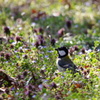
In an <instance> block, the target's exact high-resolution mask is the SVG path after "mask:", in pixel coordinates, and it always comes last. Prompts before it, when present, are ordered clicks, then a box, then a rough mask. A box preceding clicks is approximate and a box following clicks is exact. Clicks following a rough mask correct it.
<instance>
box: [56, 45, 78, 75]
mask: <svg viewBox="0 0 100 100" xmlns="http://www.w3.org/2000/svg"><path fill="white" fill-rule="evenodd" d="M55 50H56V51H57V53H58V58H57V60H56V64H57V67H58V70H59V71H66V69H68V70H71V71H72V72H73V73H75V72H76V69H77V67H76V65H75V64H74V63H73V62H72V61H71V59H70V58H69V56H68V49H67V48H66V47H64V46H63V47H60V48H57V49H55Z"/></svg>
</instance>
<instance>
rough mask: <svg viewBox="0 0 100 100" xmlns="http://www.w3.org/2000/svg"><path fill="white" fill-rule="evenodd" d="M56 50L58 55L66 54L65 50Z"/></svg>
mask: <svg viewBox="0 0 100 100" xmlns="http://www.w3.org/2000/svg"><path fill="white" fill-rule="evenodd" d="M58 52H59V54H60V56H64V55H66V52H65V51H63V50H59V51H58Z"/></svg>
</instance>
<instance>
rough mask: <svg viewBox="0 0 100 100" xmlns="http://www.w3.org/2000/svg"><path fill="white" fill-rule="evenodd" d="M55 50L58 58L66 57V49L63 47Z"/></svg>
mask: <svg viewBox="0 0 100 100" xmlns="http://www.w3.org/2000/svg"><path fill="white" fill-rule="evenodd" d="M55 50H56V51H57V52H58V55H59V58H62V57H65V56H67V55H68V49H67V48H66V47H65V46H63V47H60V48H57V49H55Z"/></svg>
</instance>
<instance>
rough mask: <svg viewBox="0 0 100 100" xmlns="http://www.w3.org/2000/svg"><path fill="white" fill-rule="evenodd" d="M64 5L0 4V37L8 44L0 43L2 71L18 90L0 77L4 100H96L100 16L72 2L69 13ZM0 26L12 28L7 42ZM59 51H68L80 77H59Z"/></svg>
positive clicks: (99, 93) (98, 91)
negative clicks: (62, 48) (6, 90)
mask: <svg viewBox="0 0 100 100" xmlns="http://www.w3.org/2000/svg"><path fill="white" fill-rule="evenodd" d="M62 1H63V0H59V1H57V0H51V1H47V0H42V1H41V0H35V1H31V0H30V1H29V2H28V1H27V2H26V0H22V1H19V0H13V4H12V2H11V0H8V1H2V0H1V1H0V10H1V11H0V26H1V27H0V30H1V33H0V34H1V37H2V38H3V37H4V38H5V37H6V42H4V41H3V39H2V38H1V37H0V41H1V44H0V69H3V70H4V71H5V72H6V73H7V74H8V75H10V76H12V77H14V78H15V79H16V84H15V83H12V85H11V86H10V87H6V86H7V85H8V84H9V82H8V81H5V80H3V77H0V82H1V84H0V87H5V88H6V89H9V91H10V93H8V94H7V93H6V92H5V93H3V94H2V97H3V99H9V98H11V99H13V100H14V99H16V100H23V98H25V100H33V99H34V100H44V99H45V98H46V99H47V100H76V99H77V100H90V99H91V100H92V99H93V100H98V99H99V98H100V89H99V88H100V42H99V41H100V34H99V33H100V28H99V26H100V17H99V11H98V9H96V8H95V6H94V5H92V4H91V3H90V2H85V1H84V2H80V1H76V0H74V1H70V2H69V3H70V5H71V7H68V3H66V4H65V5H64V4H63V2H62ZM6 2H8V3H6ZM86 3H89V4H90V5H91V6H88V5H86ZM1 4H2V5H1ZM42 14H43V15H42ZM67 21H69V22H70V21H71V22H70V23H71V26H70V28H69V27H68V23H67ZM4 26H9V27H10V31H11V36H6V35H5V34H4V30H3V27H4ZM61 28H64V32H63V34H62V33H60V34H62V36H61V37H59V36H58V35H59V34H58V31H59V30H60V29H61ZM10 38H11V39H10ZM52 39H53V43H54V44H53V45H51V42H52V41H51V40H52ZM8 40H9V41H8ZM35 42H37V44H36V43H35ZM61 46H66V47H67V48H68V49H69V56H70V58H71V59H72V60H73V62H74V63H75V64H76V65H77V66H78V69H79V71H80V73H76V74H74V75H73V74H72V73H71V72H70V71H69V70H66V71H65V72H59V71H58V69H57V67H56V58H57V53H56V51H55V48H57V47H61Z"/></svg>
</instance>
